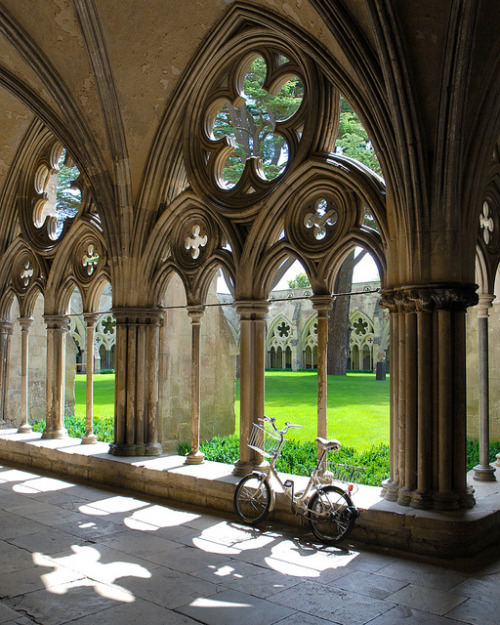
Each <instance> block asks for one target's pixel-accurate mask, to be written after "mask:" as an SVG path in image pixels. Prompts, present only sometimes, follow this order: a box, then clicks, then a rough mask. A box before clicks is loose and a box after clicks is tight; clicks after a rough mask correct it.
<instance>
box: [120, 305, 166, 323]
mask: <svg viewBox="0 0 500 625" xmlns="http://www.w3.org/2000/svg"><path fill="white" fill-rule="evenodd" d="M111 314H112V315H113V316H114V318H115V320H116V323H117V325H129V324H133V325H154V324H158V325H161V323H162V321H163V310H161V308H112V309H111Z"/></svg>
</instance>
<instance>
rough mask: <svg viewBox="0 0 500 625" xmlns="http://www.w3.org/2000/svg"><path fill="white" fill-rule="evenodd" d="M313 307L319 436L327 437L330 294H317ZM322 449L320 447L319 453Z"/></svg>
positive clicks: (312, 299)
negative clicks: (316, 335)
mask: <svg viewBox="0 0 500 625" xmlns="http://www.w3.org/2000/svg"><path fill="white" fill-rule="evenodd" d="M311 301H312V304H313V308H314V309H315V310H316V311H317V313H318V318H317V323H318V369H317V375H318V407H317V415H318V436H321V437H322V438H327V431H328V424H327V413H326V411H327V399H328V390H327V388H328V377H327V373H328V370H327V350H328V312H329V310H330V308H331V306H332V298H331V296H330V295H324V296H323V295H317V296H314V297H312V298H311ZM321 453H322V451H321V450H320V448H319V447H318V454H321Z"/></svg>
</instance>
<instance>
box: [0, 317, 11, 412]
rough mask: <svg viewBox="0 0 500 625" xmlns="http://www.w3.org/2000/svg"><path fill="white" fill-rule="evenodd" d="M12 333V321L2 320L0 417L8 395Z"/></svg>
mask: <svg viewBox="0 0 500 625" xmlns="http://www.w3.org/2000/svg"><path fill="white" fill-rule="evenodd" d="M11 334H12V322H10V321H5V320H3V321H0V419H3V418H5V417H4V410H5V397H6V395H7V384H8V376H7V363H8V361H9V341H10V338H9V337H10V335H11Z"/></svg>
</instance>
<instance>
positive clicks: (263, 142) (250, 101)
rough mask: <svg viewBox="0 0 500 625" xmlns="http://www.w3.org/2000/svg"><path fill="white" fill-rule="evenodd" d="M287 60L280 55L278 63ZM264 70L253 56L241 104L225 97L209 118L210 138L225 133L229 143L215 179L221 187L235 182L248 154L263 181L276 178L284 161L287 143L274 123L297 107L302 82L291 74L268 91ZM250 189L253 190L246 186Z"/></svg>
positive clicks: (281, 119) (302, 87)
mask: <svg viewBox="0 0 500 625" xmlns="http://www.w3.org/2000/svg"><path fill="white" fill-rule="evenodd" d="M288 62H289V61H288V59H287V58H286V57H285V56H283V55H280V57H279V60H278V64H279V65H285V64H286V63H288ZM267 71H268V68H267V65H266V61H265V60H264V59H263V58H262V57H261V56H257V57H256V58H255V59H254V60H253V61H252V62H251V64H250V65H249V67H248V68H247V69H246V71H245V75H244V80H243V90H242V92H241V93H240V96H241V99H242V100H243V102H242V103H241V105H239V106H236V105H235V104H234V103H233V102H230V101H229V100H225V102H224V104H223V105H222V106H221V107H220V109H219V111H218V113H217V114H216V116H215V119H214V121H213V124H212V128H211V135H212V139H213V140H220V139H222V138H223V137H226V139H227V141H228V143H229V144H230V145H231V146H232V147H233V151H232V153H231V154H230V155H229V156H228V158H227V159H226V161H225V163H224V166H223V168H222V177H221V179H220V180H218V184H219V186H220V187H221V188H222V189H232V188H233V187H235V186H236V184H237V183H238V181H239V180H240V178H241V175H242V173H243V170H244V168H245V164H246V162H247V161H248V160H249V159H250V158H252V157H253V158H257V159H259V161H260V167H259V168H258V173H259V175H260V177H261V178H262V179H263V180H264V181H266V180H273V179H274V178H277V177H278V176H279V175H280V174H282V173H283V171H284V169H285V167H286V166H287V164H288V160H289V146H288V143H287V141H286V140H285V138H284V137H282V136H281V135H280V134H279V131H278V132H277V131H276V127H277V125H278V124H279V122H282V121H284V120H286V119H289V118H291V117H293V115H295V113H296V112H297V111H298V109H299V107H300V105H301V103H302V100H303V97H304V86H303V84H302V81H301V80H300V79H299V77H298V76H293V77H290V78H289V79H288V80H287V81H286V82H285V83H284V84H283V85H282V86H281V88H280V89H279V91H278V92H277V93H275V94H273V93H269V92H267V91H266V90H265V89H264V87H263V84H264V82H265V79H266V74H267ZM252 191H255V190H254V189H250V190H249V192H252Z"/></svg>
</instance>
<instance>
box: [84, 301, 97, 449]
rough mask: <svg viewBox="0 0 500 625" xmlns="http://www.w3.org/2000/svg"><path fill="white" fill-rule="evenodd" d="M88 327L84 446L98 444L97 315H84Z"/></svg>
mask: <svg viewBox="0 0 500 625" xmlns="http://www.w3.org/2000/svg"><path fill="white" fill-rule="evenodd" d="M83 318H84V320H85V323H86V324H87V325H86V329H85V331H86V345H87V365H86V413H85V415H86V424H85V436H84V437H83V438H82V444H83V445H92V444H95V443H97V438H96V436H95V434H94V335H95V322H96V321H97V315H96V314H94V313H84V315H83Z"/></svg>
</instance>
